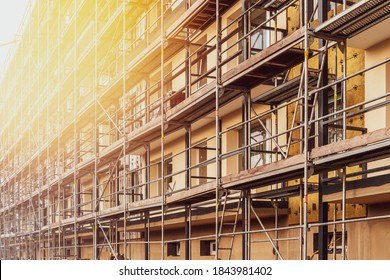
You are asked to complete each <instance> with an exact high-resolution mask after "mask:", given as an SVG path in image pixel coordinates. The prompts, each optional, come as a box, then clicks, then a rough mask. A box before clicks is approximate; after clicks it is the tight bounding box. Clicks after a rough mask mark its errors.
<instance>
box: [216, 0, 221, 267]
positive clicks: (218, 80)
mask: <svg viewBox="0 0 390 280" xmlns="http://www.w3.org/2000/svg"><path fill="white" fill-rule="evenodd" d="M215 18H216V30H215V40H216V42H215V46H216V47H215V50H216V65H215V69H216V83H215V84H216V86H215V182H216V188H215V248H216V252H215V259H216V260H218V256H219V252H218V248H219V217H218V216H219V210H218V206H219V193H220V161H219V153H220V142H219V137H220V135H219V130H220V128H219V91H220V89H221V69H220V59H221V58H220V47H221V46H220V42H219V41H220V35H221V34H220V32H221V21H220V16H219V0H216V2H215Z"/></svg>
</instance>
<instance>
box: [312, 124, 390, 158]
mask: <svg viewBox="0 0 390 280" xmlns="http://www.w3.org/2000/svg"><path fill="white" fill-rule="evenodd" d="M388 139H390V128H382V129H379V130H375V131H373V132H370V133H367V134H364V135H360V136H355V137H353V138H351V139H346V140H343V141H339V142H335V143H332V144H329V145H326V146H322V147H319V148H315V149H313V150H312V152H311V153H310V158H311V159H316V158H320V157H324V156H327V155H331V154H335V153H339V152H345V151H348V150H352V149H355V148H358V147H362V146H367V145H369V144H372V143H375V142H379V141H383V140H388Z"/></svg>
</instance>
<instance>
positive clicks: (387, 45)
mask: <svg viewBox="0 0 390 280" xmlns="http://www.w3.org/2000/svg"><path fill="white" fill-rule="evenodd" d="M389 52H390V38H389V39H387V40H386V41H383V42H381V43H379V44H377V45H375V46H373V47H371V48H369V49H367V50H366V51H365V60H366V67H368V66H371V65H374V64H376V63H379V62H380V61H382V60H384V59H386V58H387V57H388V55H389ZM388 69H389V66H388V64H387V65H382V66H379V67H377V68H375V69H373V70H371V71H368V72H367V73H366V83H365V87H366V95H365V99H366V100H369V99H372V98H375V97H379V96H381V95H383V94H384V93H385V92H388V88H389V83H390V82H389V74H388ZM383 101H384V100H383V99H380V100H378V101H376V102H374V103H373V104H376V103H379V102H383ZM389 112H390V108H389V106H387V107H382V108H379V109H377V110H375V111H372V112H368V113H366V122H367V128H368V130H369V131H374V130H377V129H381V128H384V127H388V126H390V119H389Z"/></svg>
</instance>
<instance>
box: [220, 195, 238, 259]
mask: <svg viewBox="0 0 390 280" xmlns="http://www.w3.org/2000/svg"><path fill="white" fill-rule="evenodd" d="M237 194H239V195H238V196H237ZM241 200H242V192H241V191H229V190H225V191H224V192H223V196H222V200H221V202H222V203H223V208H222V216H221V221H220V227H219V234H218V236H219V241H218V248H217V249H218V251H219V252H226V253H227V259H228V260H230V259H231V257H232V251H233V245H234V239H235V236H236V235H235V232H236V228H237V221H238V216H239V214H240V205H241ZM229 201H233V202H232V203H231V204H229V206H228V203H229ZM231 205H233V207H232V208H230V206H231ZM226 213H232V215H233V217H234V218H233V220H231V219H229V220H227V219H226ZM222 234H223V235H222ZM226 253H225V254H224V256H226Z"/></svg>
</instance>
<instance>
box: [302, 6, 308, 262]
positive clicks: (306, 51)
mask: <svg viewBox="0 0 390 280" xmlns="http://www.w3.org/2000/svg"><path fill="white" fill-rule="evenodd" d="M304 30H305V35H304V45H305V46H304V49H305V51H304V56H305V61H304V75H305V76H304V103H305V104H304V134H303V137H304V147H303V153H304V156H305V163H304V178H303V233H302V234H303V244H302V246H303V248H302V251H303V252H302V257H303V259H304V260H306V259H307V205H308V201H307V200H308V191H307V189H308V179H309V170H308V169H309V166H308V154H309V153H308V152H309V146H308V145H309V126H308V121H309V114H308V109H309V106H308V105H309V104H308V98H309V89H308V60H309V35H308V0H304Z"/></svg>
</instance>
